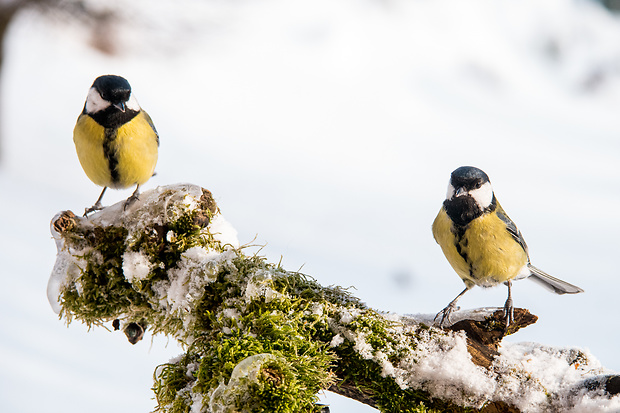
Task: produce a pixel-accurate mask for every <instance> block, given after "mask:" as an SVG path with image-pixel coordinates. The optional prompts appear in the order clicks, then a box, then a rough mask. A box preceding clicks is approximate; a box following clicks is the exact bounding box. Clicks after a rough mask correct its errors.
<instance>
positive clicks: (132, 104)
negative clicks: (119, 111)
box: [126, 93, 140, 112]
mask: <svg viewBox="0 0 620 413" xmlns="http://www.w3.org/2000/svg"><path fill="white" fill-rule="evenodd" d="M126 106H127V109H131V110H135V111H136V112H140V105H139V104H138V100H137V99H136V98H135V97H134V96H133V93H132V94H131V95H129V100H128V101H127V104H126Z"/></svg>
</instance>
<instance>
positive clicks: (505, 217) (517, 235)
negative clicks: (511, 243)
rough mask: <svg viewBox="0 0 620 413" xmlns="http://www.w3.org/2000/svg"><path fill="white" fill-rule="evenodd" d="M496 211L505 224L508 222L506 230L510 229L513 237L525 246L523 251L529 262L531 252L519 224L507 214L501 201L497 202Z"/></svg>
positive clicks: (509, 231)
mask: <svg viewBox="0 0 620 413" xmlns="http://www.w3.org/2000/svg"><path fill="white" fill-rule="evenodd" d="M496 213H497V216H498V217H499V219H501V220H502V221H503V222H504V224H506V231H508V233H509V234H510V235H511V236H512V238H513V239H514V240H515V241H517V243H519V245H521V248H523V251H525V255H527V260H528V262H529V260H530V254H529V253H528V251H527V244H526V243H525V239H524V238H523V235H522V234H521V231H519V228H517V225H516V224H515V223H514V222H513V220H512V219H510V217H509V216H508V214H506V211H504V208H502V207H501V205H500V204H499V202H498V203H497V210H496Z"/></svg>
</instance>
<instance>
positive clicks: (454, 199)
mask: <svg viewBox="0 0 620 413" xmlns="http://www.w3.org/2000/svg"><path fill="white" fill-rule="evenodd" d="M443 205H444V208H445V210H446V213H447V214H448V216H449V217H450V218H451V219H452V221H453V222H454V223H455V224H456V225H457V226H461V227H463V226H466V225H468V224H469V223H470V222H471V221H472V220H474V219H475V218H478V217H479V216H481V215H482V214H484V213H485V212H489V211H493V210H494V209H495V207H496V205H497V201H496V200H495V195H494V194H493V188H491V181H490V180H489V176H488V175H487V174H486V173H484V171H482V170H481V169H478V168H476V167H473V166H461V167H460V168H457V169H455V170H454V172H452V175H451V176H450V183H449V184H448V193H447V195H446V200H445V201H444V203H443Z"/></svg>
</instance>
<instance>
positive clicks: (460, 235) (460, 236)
mask: <svg viewBox="0 0 620 413" xmlns="http://www.w3.org/2000/svg"><path fill="white" fill-rule="evenodd" d="M452 230H453V231H454V235H455V238H454V246H455V247H456V252H458V253H459V255H460V256H461V257H462V258H463V260H465V262H466V263H467V264H469V275H470V276H472V277H473V275H474V268H473V265H472V263H471V262H470V261H469V257H468V256H467V253H466V252H465V251H463V248H462V247H461V242H463V241H465V242H464V244H465V246H467V244H468V243H469V242H468V240H467V238H465V231H466V230H467V227H461V226H458V227H457V226H453V227H452ZM464 238H465V239H464Z"/></svg>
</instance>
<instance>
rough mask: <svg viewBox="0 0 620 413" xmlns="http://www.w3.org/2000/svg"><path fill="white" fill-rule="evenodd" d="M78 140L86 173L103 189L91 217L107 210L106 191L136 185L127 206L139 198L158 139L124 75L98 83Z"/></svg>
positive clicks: (151, 167) (149, 174)
mask: <svg viewBox="0 0 620 413" xmlns="http://www.w3.org/2000/svg"><path fill="white" fill-rule="evenodd" d="M73 142H74V143H75V149H76V151H77V155H78V158H79V160H80V164H81V165H82V168H83V169H84V172H86V175H87V176H88V177H89V178H90V180H91V181H93V182H94V183H95V184H97V185H99V186H102V187H103V191H101V195H100V196H99V198H98V199H97V202H95V204H94V205H93V206H92V207H90V208H87V209H86V211H85V212H84V216H87V215H88V213H90V212H93V211H97V210H100V209H103V207H102V206H101V199H102V198H103V194H104V193H105V191H106V189H107V188H115V189H122V188H128V187H130V186H133V185H136V190H135V191H134V192H133V194H132V195H131V196H130V197H129V198H128V199H127V200H126V201H125V205H124V207H125V208H126V207H127V206H129V205H130V204H131V203H132V202H134V201H135V200H137V199H138V195H139V189H140V185H142V184H144V183H145V182H146V181H148V180H149V179H150V178H151V177H152V176H153V173H154V170H155V164H156V163H157V151H158V148H159V135H158V134H157V130H156V129H155V126H154V125H153V121H152V120H151V118H150V117H149V115H148V114H147V113H146V112H145V111H144V110H142V109H141V108H140V105H138V101H137V100H136V98H135V97H134V96H133V94H132V93H131V86H130V85H129V82H127V80H125V79H124V78H122V77H120V76H114V75H105V76H100V77H98V78H97V79H95V82H94V83H93V85H92V86H91V88H90V90H89V91H88V96H87V97H86V103H85V104H84V109H83V110H82V113H81V114H80V116H79V117H78V119H77V123H76V124H75V129H74V130H73Z"/></svg>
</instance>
